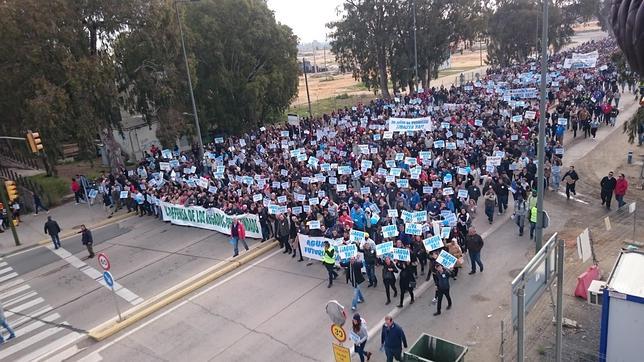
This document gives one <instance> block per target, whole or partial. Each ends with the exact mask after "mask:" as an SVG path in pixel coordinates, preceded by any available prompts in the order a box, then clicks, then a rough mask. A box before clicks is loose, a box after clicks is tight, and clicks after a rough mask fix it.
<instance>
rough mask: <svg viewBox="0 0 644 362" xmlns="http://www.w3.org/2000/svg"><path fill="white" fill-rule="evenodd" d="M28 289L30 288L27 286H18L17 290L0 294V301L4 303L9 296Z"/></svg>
mask: <svg viewBox="0 0 644 362" xmlns="http://www.w3.org/2000/svg"><path fill="white" fill-rule="evenodd" d="M29 288H30V287H29V284H23V285H21V286H19V287H18V288H15V289H11V290H10V291H8V292H5V293H2V294H0V301H3V302H4V301H5V300H6V299H7V298H8V297H10V296H12V295H14V294H18V293H20V292H24V291H25V290H27V289H29Z"/></svg>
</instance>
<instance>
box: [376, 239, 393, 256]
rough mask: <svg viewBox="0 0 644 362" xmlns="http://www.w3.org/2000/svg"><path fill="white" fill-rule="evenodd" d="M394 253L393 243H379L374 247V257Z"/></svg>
mask: <svg viewBox="0 0 644 362" xmlns="http://www.w3.org/2000/svg"><path fill="white" fill-rule="evenodd" d="M393 251H394V242H393V241H387V242H386V243H381V244H378V245H376V256H383V255H385V254H390V253H392V252H393Z"/></svg>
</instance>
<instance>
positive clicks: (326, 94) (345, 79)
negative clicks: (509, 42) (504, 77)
mask: <svg viewBox="0 0 644 362" xmlns="http://www.w3.org/2000/svg"><path fill="white" fill-rule="evenodd" d="M330 53H331V52H330V51H328V50H327V54H326V56H327V64H329V65H335V64H336V63H335V59H334V57H333V55H332V54H330ZM482 55H483V59H484V60H485V58H486V57H487V52H486V51H485V49H484V50H483V53H482ZM308 59H310V57H307V60H308ZM315 59H316V64H318V66H322V64H323V63H324V61H323V60H322V59H323V57H322V56H321V51H320V50H318V51H317V52H316V58H315ZM331 59H333V60H331ZM311 61H312V59H311ZM479 65H480V54H479V51H478V47H475V48H474V51H471V50H465V51H464V53H463V55H461V54H454V55H452V67H451V68H450V71H452V70H453V71H455V72H458V71H459V70H468V69H471V68H472V67H478V66H479ZM308 82H309V93H310V96H311V102H316V101H319V100H320V99H325V98H330V97H335V96H338V95H340V94H343V93H347V94H348V95H358V94H373V92H372V91H369V90H367V89H365V88H364V86H362V85H361V83H360V82H359V81H356V80H355V79H353V76H352V75H351V74H349V73H347V74H336V75H329V73H317V74H315V73H313V74H308ZM304 103H307V98H306V84H305V81H304V76H301V77H300V83H299V87H298V96H297V98H296V99H295V101H293V105H299V104H304Z"/></svg>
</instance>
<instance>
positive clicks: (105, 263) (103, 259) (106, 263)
mask: <svg viewBox="0 0 644 362" xmlns="http://www.w3.org/2000/svg"><path fill="white" fill-rule="evenodd" d="M96 259H97V260H98V263H99V264H100V265H101V268H103V270H105V271H108V270H110V259H108V258H107V255H105V254H104V253H98V254H96Z"/></svg>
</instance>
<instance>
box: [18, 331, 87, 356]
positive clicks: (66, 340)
mask: <svg viewBox="0 0 644 362" xmlns="http://www.w3.org/2000/svg"><path fill="white" fill-rule="evenodd" d="M82 337H83V335H82V334H80V333H77V332H73V333H68V334H67V335H65V336H63V337H62V338H57V339H56V340H55V341H54V342H51V343H49V344H48V345H46V346H44V347H41V348H39V349H37V350H35V351H33V352H31V353H29V354H28V355H26V356H23V357H20V358H18V359H17V360H16V361H18V362H22V361H25V362H31V361H34V360H41V359H43V358H46V357H47V355H49V354H51V353H52V352H55V351H57V350H59V349H61V348H63V347H65V346H67V345H69V344H71V343H74V342H76V341H78V339H80V338H82ZM47 360H48V361H50V359H47ZM59 361H62V359H60V360H59Z"/></svg>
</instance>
